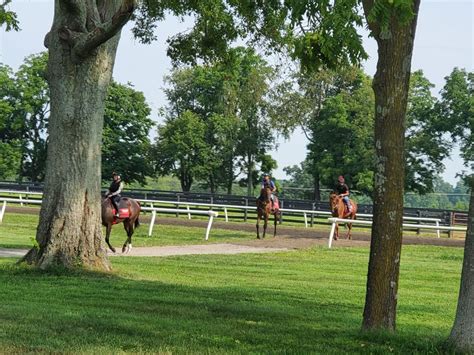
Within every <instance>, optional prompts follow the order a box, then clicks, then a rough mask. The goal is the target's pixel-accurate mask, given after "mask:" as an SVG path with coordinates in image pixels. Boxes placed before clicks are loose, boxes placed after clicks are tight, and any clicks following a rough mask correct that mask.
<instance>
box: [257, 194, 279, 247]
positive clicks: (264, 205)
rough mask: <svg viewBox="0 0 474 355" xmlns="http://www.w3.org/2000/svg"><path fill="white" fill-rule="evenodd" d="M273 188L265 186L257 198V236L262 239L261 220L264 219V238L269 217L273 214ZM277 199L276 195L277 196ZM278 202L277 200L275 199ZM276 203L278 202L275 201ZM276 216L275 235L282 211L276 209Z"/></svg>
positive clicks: (274, 234) (274, 213)
mask: <svg viewBox="0 0 474 355" xmlns="http://www.w3.org/2000/svg"><path fill="white" fill-rule="evenodd" d="M271 195H272V190H271V189H270V188H268V187H267V188H263V189H262V190H261V191H260V197H259V198H257V238H258V239H260V228H259V224H260V220H261V219H263V222H264V223H263V238H265V233H266V231H267V225H268V218H269V217H270V215H271V214H272V201H271ZM275 199H276V197H275ZM274 202H276V201H274ZM275 205H276V203H275ZM273 215H274V216H275V229H274V231H273V237H275V236H276V230H277V221H278V220H279V215H280V211H278V210H275V211H274V212H273Z"/></svg>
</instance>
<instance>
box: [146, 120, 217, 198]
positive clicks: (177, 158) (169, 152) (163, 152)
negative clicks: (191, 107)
mask: <svg viewBox="0 0 474 355" xmlns="http://www.w3.org/2000/svg"><path fill="white" fill-rule="evenodd" d="M205 132H206V124H205V123H204V122H203V121H202V119H201V118H200V117H199V116H198V115H197V114H195V113H193V112H191V111H184V112H183V113H182V114H181V115H180V116H178V117H176V118H172V119H167V121H166V123H165V124H164V125H161V126H159V127H158V137H157V142H156V146H155V153H154V160H155V164H156V171H157V172H158V174H161V175H168V174H169V173H171V174H173V175H174V176H176V177H177V178H178V179H179V181H180V182H181V189H182V190H183V191H190V190H191V185H192V184H193V182H194V181H195V180H196V178H199V177H202V176H205V175H206V174H207V173H208V169H209V167H208V166H206V164H205V163H206V160H207V155H208V153H209V146H208V145H207V144H206V141H205V139H204V137H205Z"/></svg>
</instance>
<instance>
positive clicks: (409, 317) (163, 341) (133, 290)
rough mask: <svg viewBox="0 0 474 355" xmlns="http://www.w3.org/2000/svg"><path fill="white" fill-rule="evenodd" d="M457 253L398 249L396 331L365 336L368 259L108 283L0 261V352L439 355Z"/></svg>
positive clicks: (163, 262)
mask: <svg viewBox="0 0 474 355" xmlns="http://www.w3.org/2000/svg"><path fill="white" fill-rule="evenodd" d="M461 260H462V250H461V249H455V248H441V247H419V246H418V247H413V246H410V247H404V249H403V253H402V261H401V279H400V295H399V307H398V320H397V323H398V331H397V332H396V333H395V334H387V333H378V334H364V333H361V332H360V324H361V320H362V311H363V304H364V296H365V282H366V273H367V261H368V249H366V248H338V249H332V250H329V249H326V248H314V249H310V250H303V251H301V250H300V251H294V252H285V253H275V254H261V255H255V254H242V255H226V256H224V255H195V256H181V257H168V258H132V257H116V258H112V259H111V261H112V263H113V269H114V271H113V272H112V273H109V274H100V273H92V272H79V271H76V272H71V271H64V270H62V271H61V270H55V271H49V272H45V271H38V270H34V269H31V268H29V267H26V266H16V265H14V264H13V260H12V259H2V260H0V285H2V286H1V294H2V302H0V349H1V351H0V352H6V353H9V352H15V353H23V352H72V353H91V352H94V353H121V352H131V353H137V352H138V353H141V352H153V353H199V354H201V353H309V352H311V353H324V354H325V353H334V354H336V353H337V354H339V353H375V354H376V353H379V354H385V353H389V352H394V353H399V354H406V353H440V352H443V351H445V350H446V348H445V345H443V342H444V340H445V339H446V338H447V336H448V334H449V330H450V327H451V325H452V322H453V319H454V314H455V307H456V299H457V292H458V287H459V275H460V270H461Z"/></svg>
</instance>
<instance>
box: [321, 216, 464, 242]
mask: <svg viewBox="0 0 474 355" xmlns="http://www.w3.org/2000/svg"><path fill="white" fill-rule="evenodd" d="M328 221H329V222H330V223H332V225H331V231H330V232H329V241H328V247H329V248H331V246H332V241H333V239H334V232H335V231H336V225H337V224H338V223H352V224H362V225H367V226H372V221H361V220H357V219H356V220H354V219H344V218H328ZM402 228H403V229H406V228H410V229H411V228H417V229H431V230H432V229H435V230H446V231H463V232H465V231H466V230H467V228H465V227H451V226H430V225H419V224H410V223H403V224H402Z"/></svg>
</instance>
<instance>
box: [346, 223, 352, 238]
mask: <svg viewBox="0 0 474 355" xmlns="http://www.w3.org/2000/svg"><path fill="white" fill-rule="evenodd" d="M347 226H348V227H349V230H348V231H347V239H349V240H350V239H352V236H351V230H352V223H347Z"/></svg>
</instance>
